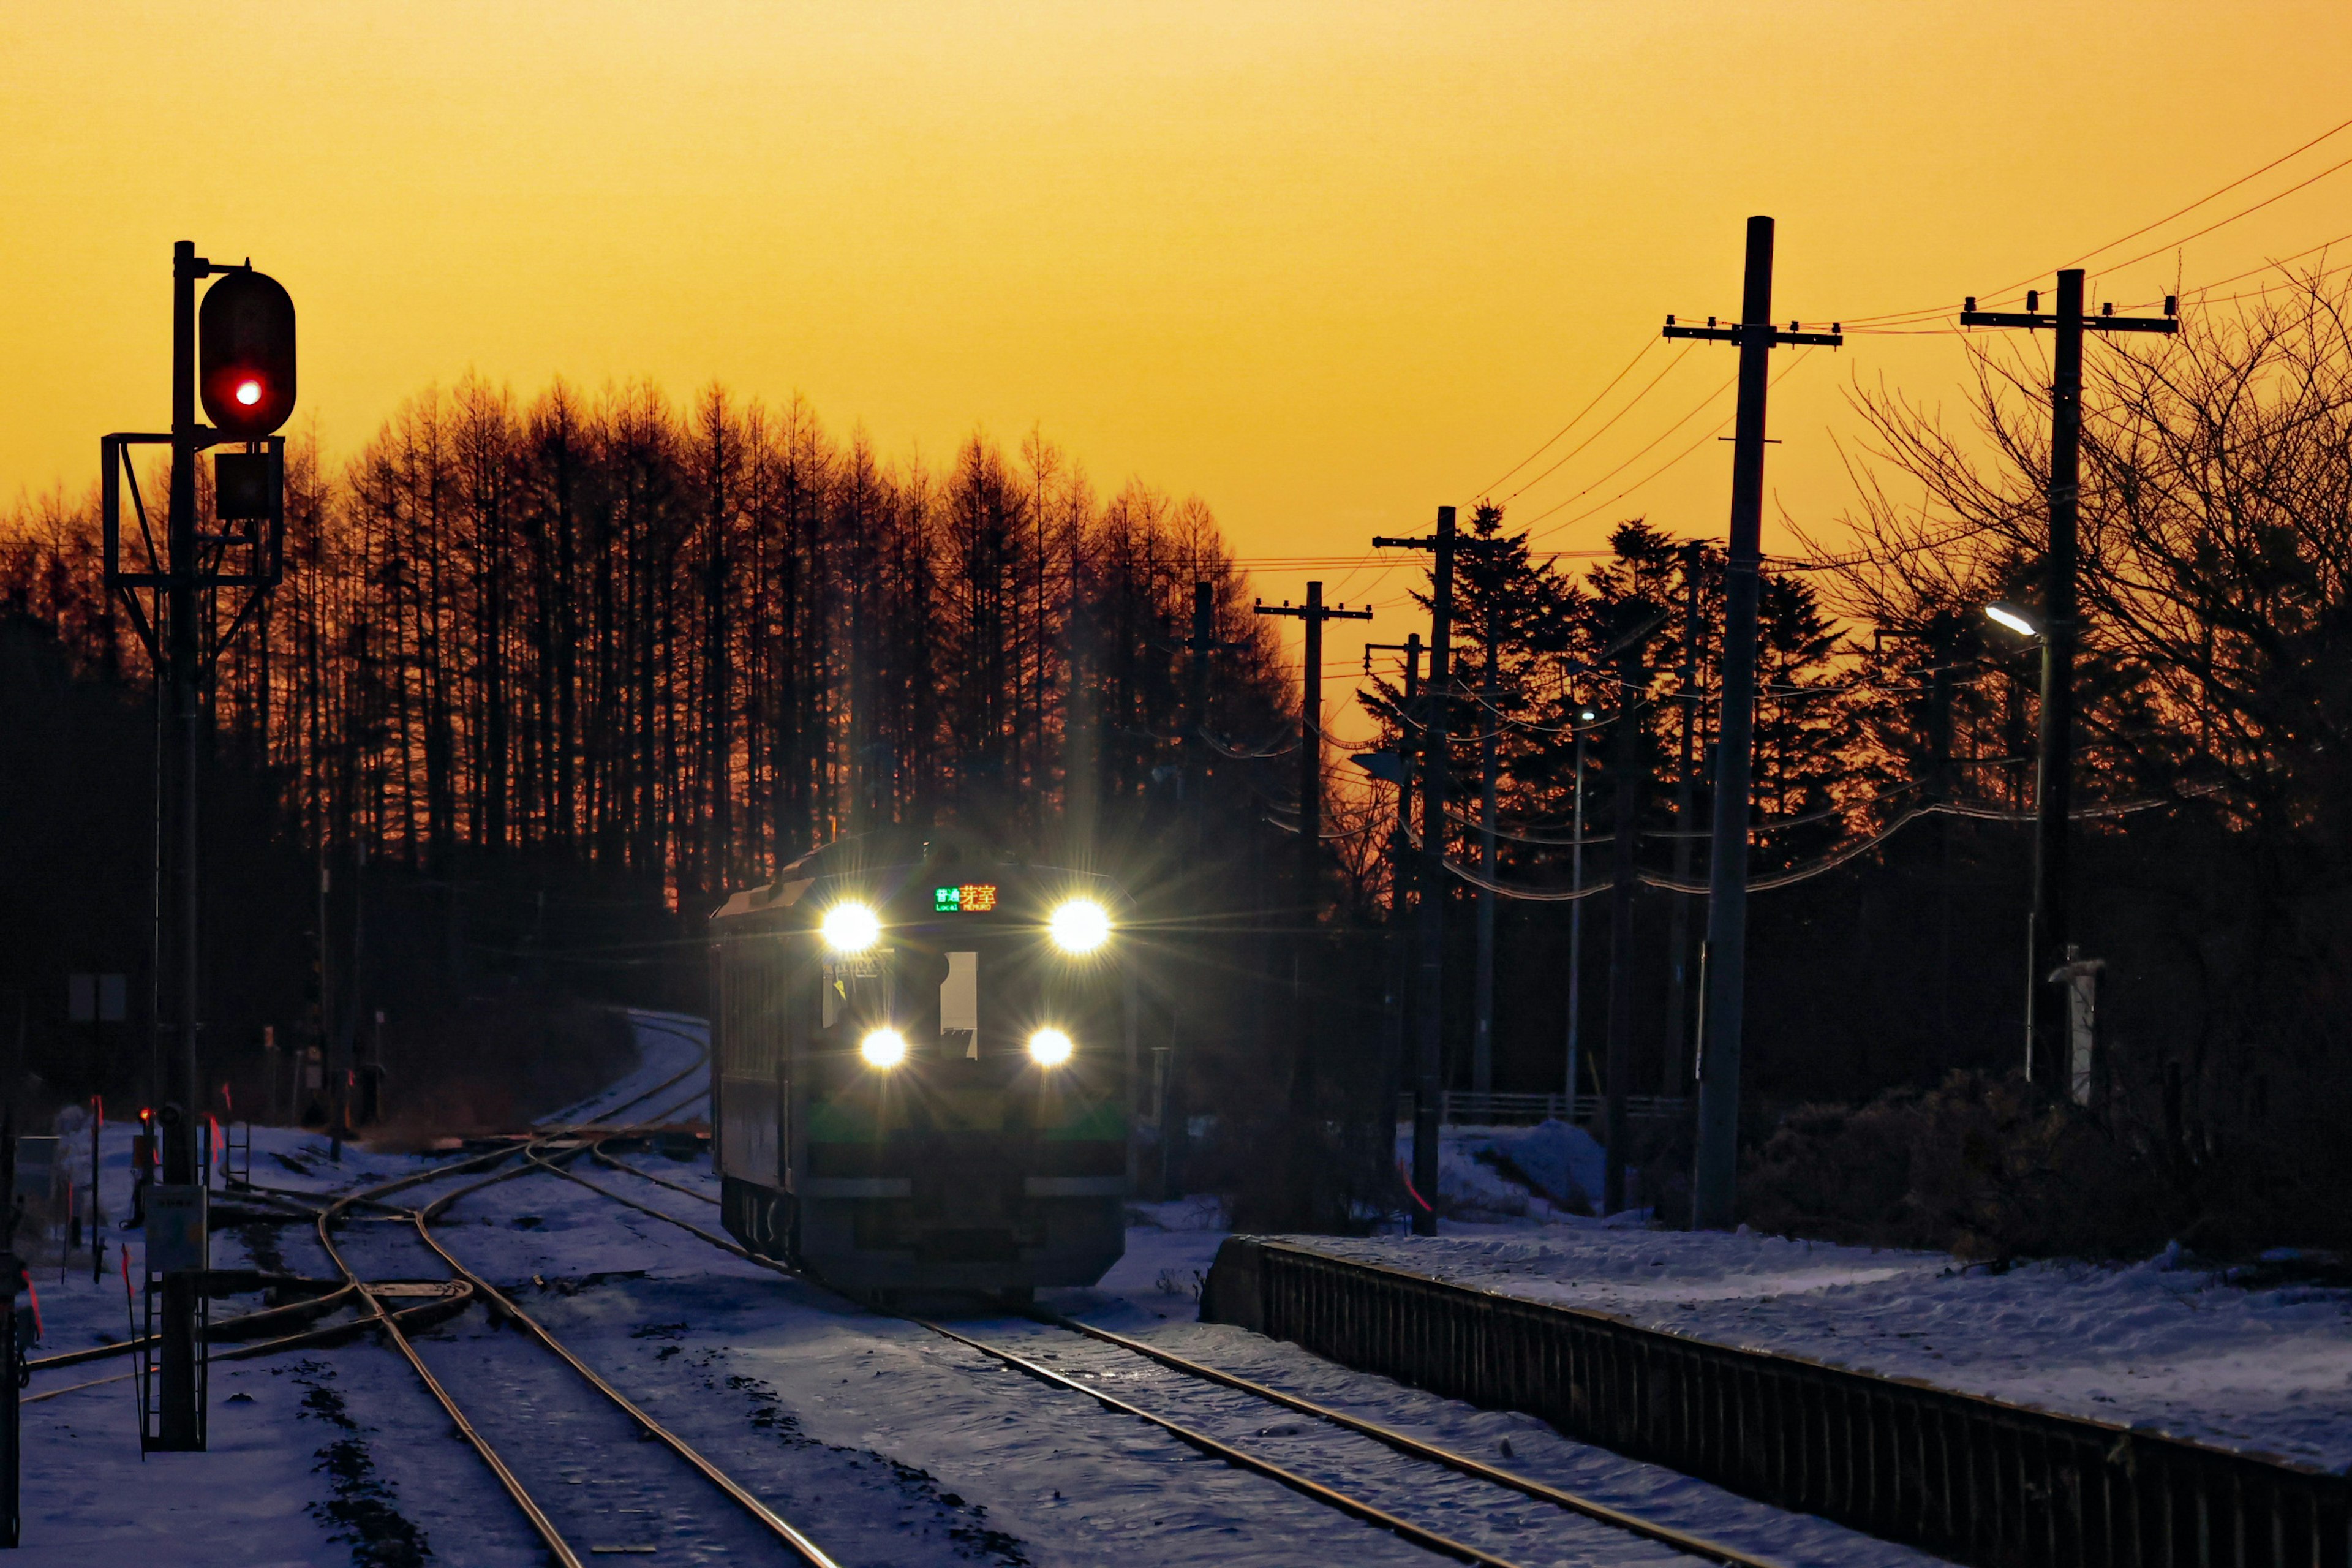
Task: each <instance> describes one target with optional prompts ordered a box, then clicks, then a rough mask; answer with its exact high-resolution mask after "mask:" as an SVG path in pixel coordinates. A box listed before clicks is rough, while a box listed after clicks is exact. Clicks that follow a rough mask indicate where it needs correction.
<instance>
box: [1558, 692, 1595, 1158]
mask: <svg viewBox="0 0 2352 1568" xmlns="http://www.w3.org/2000/svg"><path fill="white" fill-rule="evenodd" d="M1598 717H1600V715H1599V714H1597V713H1596V712H1594V711H1593V710H1591V709H1590V708H1587V707H1585V706H1583V705H1582V704H1581V703H1580V704H1578V706H1577V709H1576V805H1575V806H1574V808H1573V811H1572V814H1571V816H1570V822H1571V824H1572V826H1570V829H1569V835H1568V837H1569V848H1568V866H1569V870H1568V882H1569V887H1570V889H1572V890H1573V891H1575V892H1577V893H1582V892H1583V891H1584V727H1585V726H1586V725H1588V724H1590V723H1591V722H1592V721H1593V720H1595V719H1596V718H1598ZM1583 1018H1584V900H1582V899H1581V898H1579V899H1577V900H1574V901H1573V902H1571V903H1570V905H1569V906H1568V1114H1567V1116H1566V1117H1565V1119H1564V1120H1566V1121H1567V1122H1568V1124H1569V1125H1570V1126H1571V1127H1573V1126H1575V1125H1576V1076H1577V1068H1579V1067H1580V1066H1581V1065H1583V1064H1582V1063H1581V1062H1580V1060H1579V1059H1578V1058H1580V1057H1581V1056H1582V1054H1583V1049H1584V1034H1583Z"/></svg>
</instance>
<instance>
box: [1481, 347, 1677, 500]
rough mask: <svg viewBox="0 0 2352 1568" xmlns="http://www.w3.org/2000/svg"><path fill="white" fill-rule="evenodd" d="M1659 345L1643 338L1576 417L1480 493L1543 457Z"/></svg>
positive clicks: (1491, 491)
mask: <svg viewBox="0 0 2352 1568" xmlns="http://www.w3.org/2000/svg"><path fill="white" fill-rule="evenodd" d="M1657 346H1658V340H1657V339H1655V338H1649V337H1645V338H1643V340H1642V346H1641V348H1640V350H1639V351H1638V352H1636V353H1634V355H1633V358H1632V359H1629V360H1627V361H1626V362H1625V368H1624V369H1623V370H1621V371H1619V372H1618V373H1617V374H1615V375H1612V376H1611V377H1610V378H1609V384H1608V385H1607V386H1604V387H1602V388H1601V390H1600V391H1599V392H1596V393H1594V394H1593V395H1592V401H1591V402H1590V403H1588V404H1586V405H1584V406H1583V407H1581V408H1580V409H1578V410H1577V411H1576V418H1574V419H1570V421H1569V422H1568V423H1567V424H1565V425H1563V426H1560V427H1559V429H1557V430H1555V431H1553V432H1552V433H1551V434H1550V435H1549V436H1547V437H1544V439H1543V441H1542V443H1541V444H1540V445H1538V447H1536V449H1535V450H1534V451H1532V452H1529V453H1528V455H1527V456H1526V457H1524V458H1520V459H1519V460H1518V461H1517V462H1516V463H1513V464H1512V465H1511V466H1510V467H1509V468H1505V469H1504V470H1503V471H1502V472H1501V473H1500V474H1498V475H1496V478H1495V479H1494V481H1493V482H1492V483H1490V484H1487V485H1486V486H1485V487H1484V488H1482V489H1480V490H1479V492H1478V493H1479V494H1481V495H1491V494H1493V493H1494V491H1495V489H1496V487H1497V486H1499V485H1500V484H1501V483H1502V482H1503V481H1504V480H1505V479H1509V478H1510V477H1511V476H1512V475H1513V474H1516V473H1517V472H1518V471H1519V470H1520V469H1521V468H1526V467H1527V466H1528V464H1529V463H1532V462H1534V461H1535V460H1536V459H1537V458H1540V457H1542V456H1543V454H1544V450H1545V448H1546V447H1549V446H1550V445H1551V444H1552V443H1553V442H1554V441H1557V440H1559V438H1560V437H1562V436H1565V435H1567V434H1568V433H1569V432H1570V430H1573V429H1575V428H1576V424H1577V420H1579V419H1582V418H1583V417H1584V416H1586V415H1588V414H1590V413H1591V412H1592V411H1593V410H1594V409H1596V408H1598V407H1600V406H1601V399H1602V398H1604V397H1606V396H1608V395H1610V393H1612V392H1613V391H1614V390H1616V386H1617V384H1618V383H1619V382H1621V381H1622V380H1624V379H1625V378H1626V377H1627V376H1628V375H1630V374H1633V367H1634V366H1635V365H1637V364H1640V363H1642V362H1643V360H1644V359H1647V358H1648V357H1649V354H1650V351H1651V350H1652V349H1654V348H1656V347H1657Z"/></svg>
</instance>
